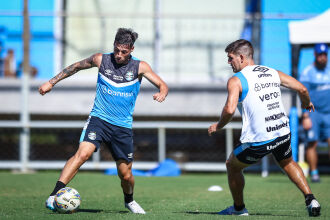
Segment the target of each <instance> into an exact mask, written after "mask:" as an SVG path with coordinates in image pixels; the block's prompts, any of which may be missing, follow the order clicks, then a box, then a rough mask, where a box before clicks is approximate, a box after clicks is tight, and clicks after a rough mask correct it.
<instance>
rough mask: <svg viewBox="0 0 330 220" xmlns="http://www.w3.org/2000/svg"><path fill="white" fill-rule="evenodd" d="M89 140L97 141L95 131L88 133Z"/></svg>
mask: <svg viewBox="0 0 330 220" xmlns="http://www.w3.org/2000/svg"><path fill="white" fill-rule="evenodd" d="M88 138H89V139H90V140H92V141H94V140H95V139H96V132H95V131H91V132H89V133H88Z"/></svg>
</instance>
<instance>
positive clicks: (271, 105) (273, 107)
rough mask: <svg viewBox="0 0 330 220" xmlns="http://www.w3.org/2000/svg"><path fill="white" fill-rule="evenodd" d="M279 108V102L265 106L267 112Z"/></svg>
mask: <svg viewBox="0 0 330 220" xmlns="http://www.w3.org/2000/svg"><path fill="white" fill-rule="evenodd" d="M279 107H280V102H274V103H270V104H267V108H268V110H273V109H276V108H279Z"/></svg>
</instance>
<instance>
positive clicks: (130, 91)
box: [90, 53, 141, 128]
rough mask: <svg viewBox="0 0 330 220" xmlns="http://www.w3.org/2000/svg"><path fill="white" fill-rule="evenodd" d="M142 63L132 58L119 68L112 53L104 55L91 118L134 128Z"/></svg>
mask: <svg viewBox="0 0 330 220" xmlns="http://www.w3.org/2000/svg"><path fill="white" fill-rule="evenodd" d="M139 64H140V60H138V59H136V58H135V57H131V58H130V60H129V62H128V63H127V64H125V65H119V64H117V63H116V61H115V59H114V55H113V53H110V54H103V55H102V62H101V66H100V69H99V74H98V79H97V85H96V97H95V100H94V107H93V109H92V111H91V114H90V115H91V116H95V117H98V118H101V119H102V120H105V121H107V122H109V123H111V124H113V125H117V126H120V127H126V128H132V122H133V111H134V107H135V101H136V98H137V95H138V93H139V91H140V84H141V79H140V78H139V75H138V73H139Z"/></svg>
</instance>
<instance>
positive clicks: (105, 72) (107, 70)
mask: <svg viewBox="0 0 330 220" xmlns="http://www.w3.org/2000/svg"><path fill="white" fill-rule="evenodd" d="M112 73H113V71H112V70H110V69H106V70H104V74H105V75H107V76H111V74H112Z"/></svg>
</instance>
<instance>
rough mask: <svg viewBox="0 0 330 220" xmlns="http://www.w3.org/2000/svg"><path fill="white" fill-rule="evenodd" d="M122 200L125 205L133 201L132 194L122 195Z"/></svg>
mask: <svg viewBox="0 0 330 220" xmlns="http://www.w3.org/2000/svg"><path fill="white" fill-rule="evenodd" d="M124 199H125V203H130V202H132V201H133V193H132V194H126V193H124Z"/></svg>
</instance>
